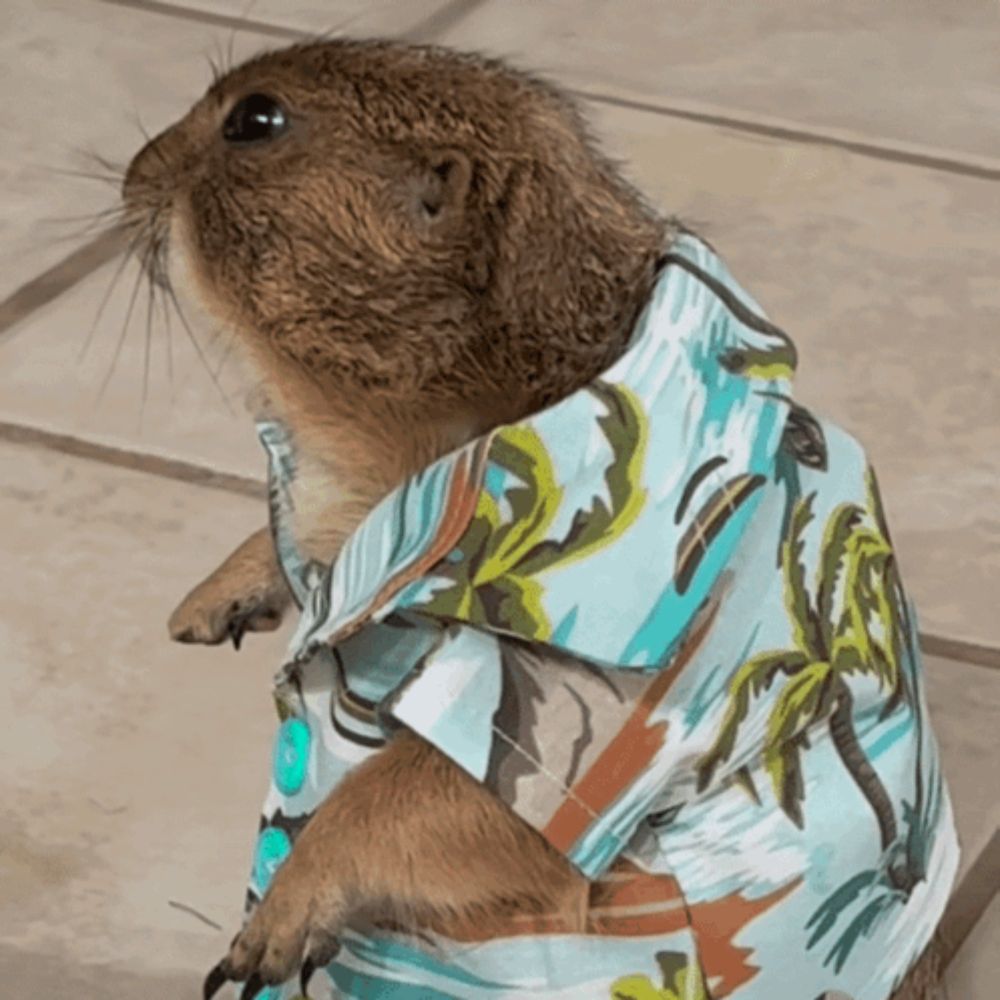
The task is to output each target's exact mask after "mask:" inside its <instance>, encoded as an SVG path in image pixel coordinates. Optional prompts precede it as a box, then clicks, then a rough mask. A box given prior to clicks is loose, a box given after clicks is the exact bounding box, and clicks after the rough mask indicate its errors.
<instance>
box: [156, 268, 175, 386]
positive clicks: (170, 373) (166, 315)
mask: <svg viewBox="0 0 1000 1000" xmlns="http://www.w3.org/2000/svg"><path fill="white" fill-rule="evenodd" d="M160 307H161V308H162V309H163V319H164V325H165V326H166V328H167V336H166V338H165V339H166V341H167V379H168V380H169V382H170V405H171V406H173V405H174V403H175V402H176V399H177V398H176V396H175V394H174V332H173V327H172V326H171V324H170V309H169V308H168V305H167V293H166V292H165V291H163V289H162V288H161V289H160Z"/></svg>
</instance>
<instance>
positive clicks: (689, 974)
mask: <svg viewBox="0 0 1000 1000" xmlns="http://www.w3.org/2000/svg"><path fill="white" fill-rule="evenodd" d="M656 962H657V965H659V967H660V970H661V971H662V972H663V985H662V986H657V985H656V984H655V983H654V982H653V981H652V980H651V979H650V978H649V976H643V975H635V976H623V977H622V978H621V979H617V980H615V982H614V983H612V985H611V1000H708V987H707V986H706V984H705V976H704V974H703V973H702V971H701V966H700V965H698V963H697V960H696V961H695V962H694V963H693V964H692V963H690V962H689V961H688V958H687V956H686V955H685V954H684V953H683V952H679V951H660V952H657V954H656Z"/></svg>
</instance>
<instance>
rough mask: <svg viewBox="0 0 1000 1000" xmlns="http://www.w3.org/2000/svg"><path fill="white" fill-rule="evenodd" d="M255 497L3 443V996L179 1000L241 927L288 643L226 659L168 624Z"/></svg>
mask: <svg viewBox="0 0 1000 1000" xmlns="http://www.w3.org/2000/svg"><path fill="white" fill-rule="evenodd" d="M261 506H262V505H261V504H255V503H253V502H251V501H249V500H244V499H241V498H238V497H232V496H229V495H227V494H225V493H222V492H219V491H216V490H204V489H198V488H195V487H189V486H184V485H181V484H178V483H172V482H169V481H165V480H162V479H157V478H155V477H151V476H143V475H139V474H135V473H129V472H123V471H121V470H116V469H113V468H109V467H106V466H102V465H100V464H97V463H92V462H85V461H79V460H72V459H66V458H63V457H57V456H53V455H51V454H49V453H46V452H40V451H34V450H32V449H29V448H20V447H16V446H9V445H0V551H2V552H3V553H4V571H3V574H2V576H0V580H2V583H0V587H2V600H0V608H2V610H0V649H2V650H3V663H4V675H3V676H4V682H3V685H2V686H0V717H2V718H3V719H4V725H3V727H2V729H0V801H2V802H3V806H2V807H0V829H2V831H3V835H2V849H0V884H2V885H3V892H2V893H0V969H2V970H3V972H2V975H3V981H4V983H5V984H7V986H6V987H5V990H4V991H3V993H4V995H5V996H11V997H13V996H25V997H31V998H32V1000H63V998H65V997H69V996H75V997H86V998H87V1000H109V998H112V997H113V998H118V997H126V996H128V997H133V996H134V997H142V998H143V1000H146V998H153V997H163V998H164V1000H166V998H167V997H168V996H172V997H175V998H177V997H182V996H194V995H196V990H195V985H196V982H197V980H198V976H199V975H201V974H203V973H204V971H205V970H206V968H207V967H208V965H209V964H210V963H211V962H212V961H214V960H215V959H216V958H217V957H218V956H219V955H220V954H221V951H224V949H225V945H226V944H227V943H228V941H229V939H230V937H231V936H232V933H233V931H234V930H235V928H236V926H237V925H238V918H239V908H240V905H241V894H242V889H241V886H242V884H243V880H244V879H245V877H246V874H247V871H248V865H249V859H250V856H251V851H252V847H253V838H254V833H255V817H256V816H257V815H258V812H259V808H260V802H261V800H262V796H263V794H264V792H265V790H266V781H267V768H268V759H269V753H270V743H271V739H272V733H273V727H274V720H273V707H272V705H271V703H270V697H269V686H270V676H271V674H272V672H273V670H274V669H275V667H276V666H277V664H278V663H279V660H280V654H281V650H282V647H283V639H282V638H281V637H277V636H274V635H271V636H266V637H264V636H256V637H249V638H248V640H247V643H246V645H245V646H244V648H243V650H242V652H241V653H240V654H239V655H237V654H235V653H234V652H233V651H232V649H231V648H218V649H200V648H194V647H184V646H179V645H176V644H171V643H170V642H169V641H168V640H167V637H166V628H165V622H166V618H167V616H168V614H169V612H170V610H171V608H172V606H173V604H174V602H175V601H176V599H178V598H179V597H180V596H181V595H182V594H183V593H184V592H185V591H186V590H187V588H188V587H189V586H190V585H191V584H192V583H194V582H196V579H197V578H198V577H199V576H200V575H201V574H202V573H204V572H205V571H207V570H209V569H211V568H212V565H213V563H214V562H215V561H217V560H219V559H220V558H221V557H222V556H224V555H225V554H226V552H227V550H228V549H229V548H230V547H231V546H232V545H233V543H235V542H237V541H238V540H239V536H240V535H241V534H244V533H248V532H249V531H251V530H252V529H253V528H255V527H256V526H257V525H258V524H259V523H260V521H261V518H262V516H263V511H262V510H261V509H260V507H261ZM170 900H174V901H177V902H180V903H184V904H187V905H189V906H192V907H195V908H196V909H198V910H199V911H200V912H202V913H203V914H205V915H206V916H207V917H209V918H210V919H213V920H215V921H216V922H218V923H219V924H221V925H222V926H223V927H224V930H223V931H215V930H213V929H212V928H210V927H208V926H206V925H204V924H202V923H200V922H199V921H198V920H197V919H195V918H194V917H192V916H191V915H189V914H188V913H185V912H182V911H180V910H178V909H175V908H172V907H171V906H170V905H169V901H170ZM78 963H79V964H80V965H81V966H84V967H87V968H85V969H83V970H81V971H79V972H73V971H72V970H73V968H74V967H75V966H76V965H77V964H78ZM18 967H20V970H21V971H20V973H17V970H18ZM88 968H89V969H90V972H88V971H87V969H88ZM67 969H69V970H71V971H70V972H69V973H65V970H67ZM58 970H64V973H65V974H66V975H67V977H68V978H67V979H66V980H64V981H62V987H63V988H62V989H57V988H56V984H57V983H58V982H59V980H58V979H57V976H56V972H57V971H58ZM15 973H17V975H15ZM105 973H106V975H105ZM99 974H100V975H99ZM12 977H13V978H12ZM19 979H20V981H21V982H23V983H24V984H25V986H26V987H27V986H29V985H32V984H34V988H33V989H31V990H27V991H26V992H19V991H9V989H8V988H9V986H10V984H11V983H12V982H18V980H19ZM102 979H103V980H104V981H103V982H100V980H102ZM77 982H78V983H79V985H80V988H81V990H82V992H77V990H76V989H75V988H74V987H73V984H74V983H77ZM99 985H100V986H102V987H103V990H102V989H98V986H99ZM140 985H144V986H149V987H150V988H149V992H143V990H142V989H140V988H139V987H140ZM179 986H183V989H178V987H179Z"/></svg>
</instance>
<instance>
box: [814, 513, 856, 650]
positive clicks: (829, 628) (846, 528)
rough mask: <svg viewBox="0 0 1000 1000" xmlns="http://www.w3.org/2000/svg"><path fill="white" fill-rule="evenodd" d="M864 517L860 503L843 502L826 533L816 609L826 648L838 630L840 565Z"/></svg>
mask: <svg viewBox="0 0 1000 1000" xmlns="http://www.w3.org/2000/svg"><path fill="white" fill-rule="evenodd" d="M863 517H864V511H863V510H862V509H861V508H860V507H859V506H858V505H857V504H841V505H840V506H839V507H837V509H836V510H835V511H834V512H833V514H831V515H830V518H829V520H827V522H826V528H825V530H824V532H823V544H822V548H821V549H820V561H819V566H818V568H817V571H816V577H817V579H816V609H817V613H818V615H819V624H820V629H821V631H822V635H823V644H824V646H825V647H826V649H827V650H829V649H830V647H831V646H832V644H833V633H834V631H835V630H836V621H835V616H834V610H833V604H834V596H835V593H836V589H837V579H838V577H839V575H840V568H841V565H842V564H843V562H844V559H845V557H846V555H847V548H848V543H849V541H850V538H851V536H852V534H853V532H854V531H855V530H856V528H857V526H858V525H859V524H860V523H861V520H862V518H863Z"/></svg>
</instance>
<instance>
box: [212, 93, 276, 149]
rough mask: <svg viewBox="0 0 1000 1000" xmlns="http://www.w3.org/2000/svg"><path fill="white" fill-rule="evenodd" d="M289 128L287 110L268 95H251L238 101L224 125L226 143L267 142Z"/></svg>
mask: <svg viewBox="0 0 1000 1000" xmlns="http://www.w3.org/2000/svg"><path fill="white" fill-rule="evenodd" d="M286 128H288V115H287V114H285V109H284V108H283V107H282V106H281V105H280V104H279V103H278V102H277V101H276V100H275V99H274V98H273V97H268V96H267V94H250V95H248V96H247V97H244V98H243V99H242V100H240V101H237V103H236V105H235V106H234V107H233V110H232V111H230V112H229V114H228V115H227V117H226V120H225V122H223V125H222V138H223V139H225V140H226V142H233V143H237V142H265V141H267V140H268V139H276V138H277V137H278V136H279V135H281V133H282V132H284V131H285V129H286Z"/></svg>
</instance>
